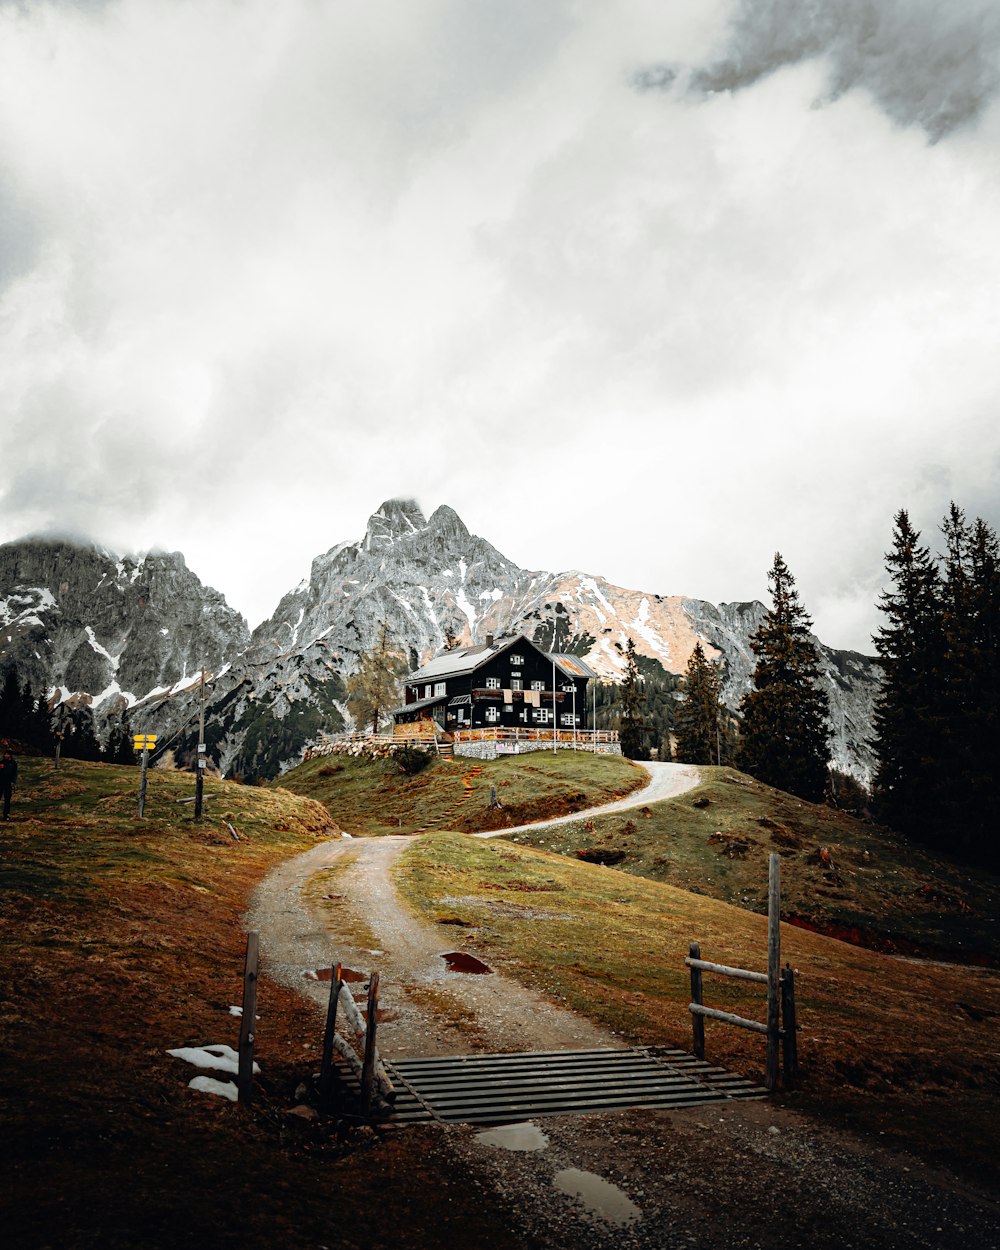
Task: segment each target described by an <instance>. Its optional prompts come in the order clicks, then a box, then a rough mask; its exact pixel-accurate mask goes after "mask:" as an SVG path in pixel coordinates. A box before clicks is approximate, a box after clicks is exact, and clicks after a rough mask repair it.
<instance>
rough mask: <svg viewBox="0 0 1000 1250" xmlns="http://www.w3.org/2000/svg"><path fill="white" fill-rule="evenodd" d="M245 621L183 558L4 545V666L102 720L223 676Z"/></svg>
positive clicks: (57, 545) (44, 543) (62, 544)
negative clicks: (86, 701) (84, 701)
mask: <svg viewBox="0 0 1000 1250" xmlns="http://www.w3.org/2000/svg"><path fill="white" fill-rule="evenodd" d="M248 641H249V630H248V629H247V625H246V622H245V621H244V620H243V617H242V616H240V615H239V613H238V612H234V611H233V609H232V608H230V607H229V605H228V604H227V603H226V601H225V599H224V598H223V596H222V595H221V594H219V592H218V591H216V590H212V589H211V588H210V587H208V586H203V585H202V583H201V582H200V581H199V580H198V578H197V577H196V576H195V575H194V573H192V572H191V570H190V569H189V568H188V567H187V565H186V564H185V563H184V557H183V556H182V555H181V554H180V553H179V552H152V553H150V554H149V555H145V556H138V557H132V556H120V557H119V556H115V555H113V554H112V553H111V552H109V551H106V550H104V549H103V548H100V547H96V546H93V545H88V544H78V543H71V542H68V541H65V540H58V539H26V540H23V541H21V542H15V543H6V544H4V545H3V546H0V668H3V669H6V668H8V667H9V666H10V664H11V663H14V664H16V665H17V670H18V675H19V678H20V680H21V682H22V683H23V682H25V681H27V682H28V684H29V685H30V686H31V687H32V689H33V690H34V691H36V692H38V693H41V692H42V691H44V692H46V694H48V695H49V696H50V697H51V698H52V699H58V698H60V697H65V696H66V695H68V694H71V693H75V692H84V693H86V694H89V695H90V702H91V705H92V707H93V708H94V710H95V712H96V713H98V714H99V715H100V714H103V715H105V716H106V715H108V714H110V713H111V712H112V711H117V710H120V709H121V707H123V706H133V705H134V704H136V703H137V702H139V701H140V700H142V699H144V698H148V697H149V696H150V695H151V694H154V693H155V694H162V693H164V692H166V691H167V690H169V689H171V688H173V687H175V686H176V685H177V684H178V683H179V682H185V681H191V680H193V679H194V678H195V676H196V675H197V674H198V672H199V670H200V669H201V667H202V666H203V665H204V666H205V667H207V668H208V669H209V671H210V672H217V671H219V670H220V669H221V668H222V667H223V666H224V665H225V664H226V662H227V660H229V659H231V658H232V657H233V656H235V655H236V654H238V653H239V651H240V650H241V649H242V648H244V647H245V646H246V644H247V642H248Z"/></svg>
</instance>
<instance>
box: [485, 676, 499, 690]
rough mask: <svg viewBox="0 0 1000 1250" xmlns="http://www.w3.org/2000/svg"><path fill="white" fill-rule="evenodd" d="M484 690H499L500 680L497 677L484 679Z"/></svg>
mask: <svg viewBox="0 0 1000 1250" xmlns="http://www.w3.org/2000/svg"><path fill="white" fill-rule="evenodd" d="M486 689H487V690H499V689H500V678H499V677H487V678H486Z"/></svg>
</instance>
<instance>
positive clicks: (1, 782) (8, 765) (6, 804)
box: [0, 751, 17, 820]
mask: <svg viewBox="0 0 1000 1250" xmlns="http://www.w3.org/2000/svg"><path fill="white" fill-rule="evenodd" d="M16 781H17V760H16V759H14V757H13V755H11V753H10V752H9V751H4V753H3V758H2V759H0V794H2V795H3V818H4V820H10V796H11V794H12V793H13V792H14V783H15V782H16Z"/></svg>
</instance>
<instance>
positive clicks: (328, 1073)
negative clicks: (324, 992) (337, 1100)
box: [319, 964, 344, 1114]
mask: <svg viewBox="0 0 1000 1250" xmlns="http://www.w3.org/2000/svg"><path fill="white" fill-rule="evenodd" d="M341 972H342V969H341V965H340V964H337V966H336V967H335V968H334V969H333V977H332V978H331V981H330V1001H329V1003H328V1004H327V1008H326V1028H325V1030H324V1032H323V1060H322V1064H321V1066H320V1070H319V1109H320V1111H322V1112H323V1113H324V1114H325V1113H326V1112H327V1111H328V1110H329V1107H330V1093H331V1090H332V1088H333V1035H334V1033H336V1031H337V1004H338V1002H339V1001H340V989H341V986H342V985H343V983H344V982H343V979H342V976H341Z"/></svg>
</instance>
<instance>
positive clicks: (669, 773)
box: [472, 763, 701, 838]
mask: <svg viewBox="0 0 1000 1250" xmlns="http://www.w3.org/2000/svg"><path fill="white" fill-rule="evenodd" d="M639 767H640V768H644V769H645V770H646V772H647V773H649V783H648V784H647V785H645V786H643V787H642V789H641V790H633V792H632V793H631V794H627V795H626V796H625V798H623V799H615V800H614V801H613V802H611V803H602V804H601V806H600V807H588V808H587V809H586V811H582V812H573V813H572V814H571V815H569V816H557V817H556V818H555V819H554V820H540V821H538V822H536V823H535V824H531V825H515V826H514V827H513V828H511V829H499V830H496V831H495V832H491V833H476V834H473V835H472V836H473V837H476V838H504V837H507V836H508V835H509V834H511V833H522V832H523V831H524V830H526V829H548V828H550V827H551V826H553V825H571V824H572V823H573V822H574V821H575V820H585V819H587V818H588V817H591V816H610V815H611V814H612V813H614V812H625V811H628V810H629V808H633V807H648V806H649V805H650V803H660V802H662V801H663V800H664V799H676V798H677V797H678V796H679V795H681V794H685V793H686V792H687V791H688V790H693V789H694V787H695V786H696V785H697V784H698V783H699V781H700V780H701V777H700V775H699V773H698V769H697V768H696V767H695V765H694V764H659V763H642V764H640V765H639Z"/></svg>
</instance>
